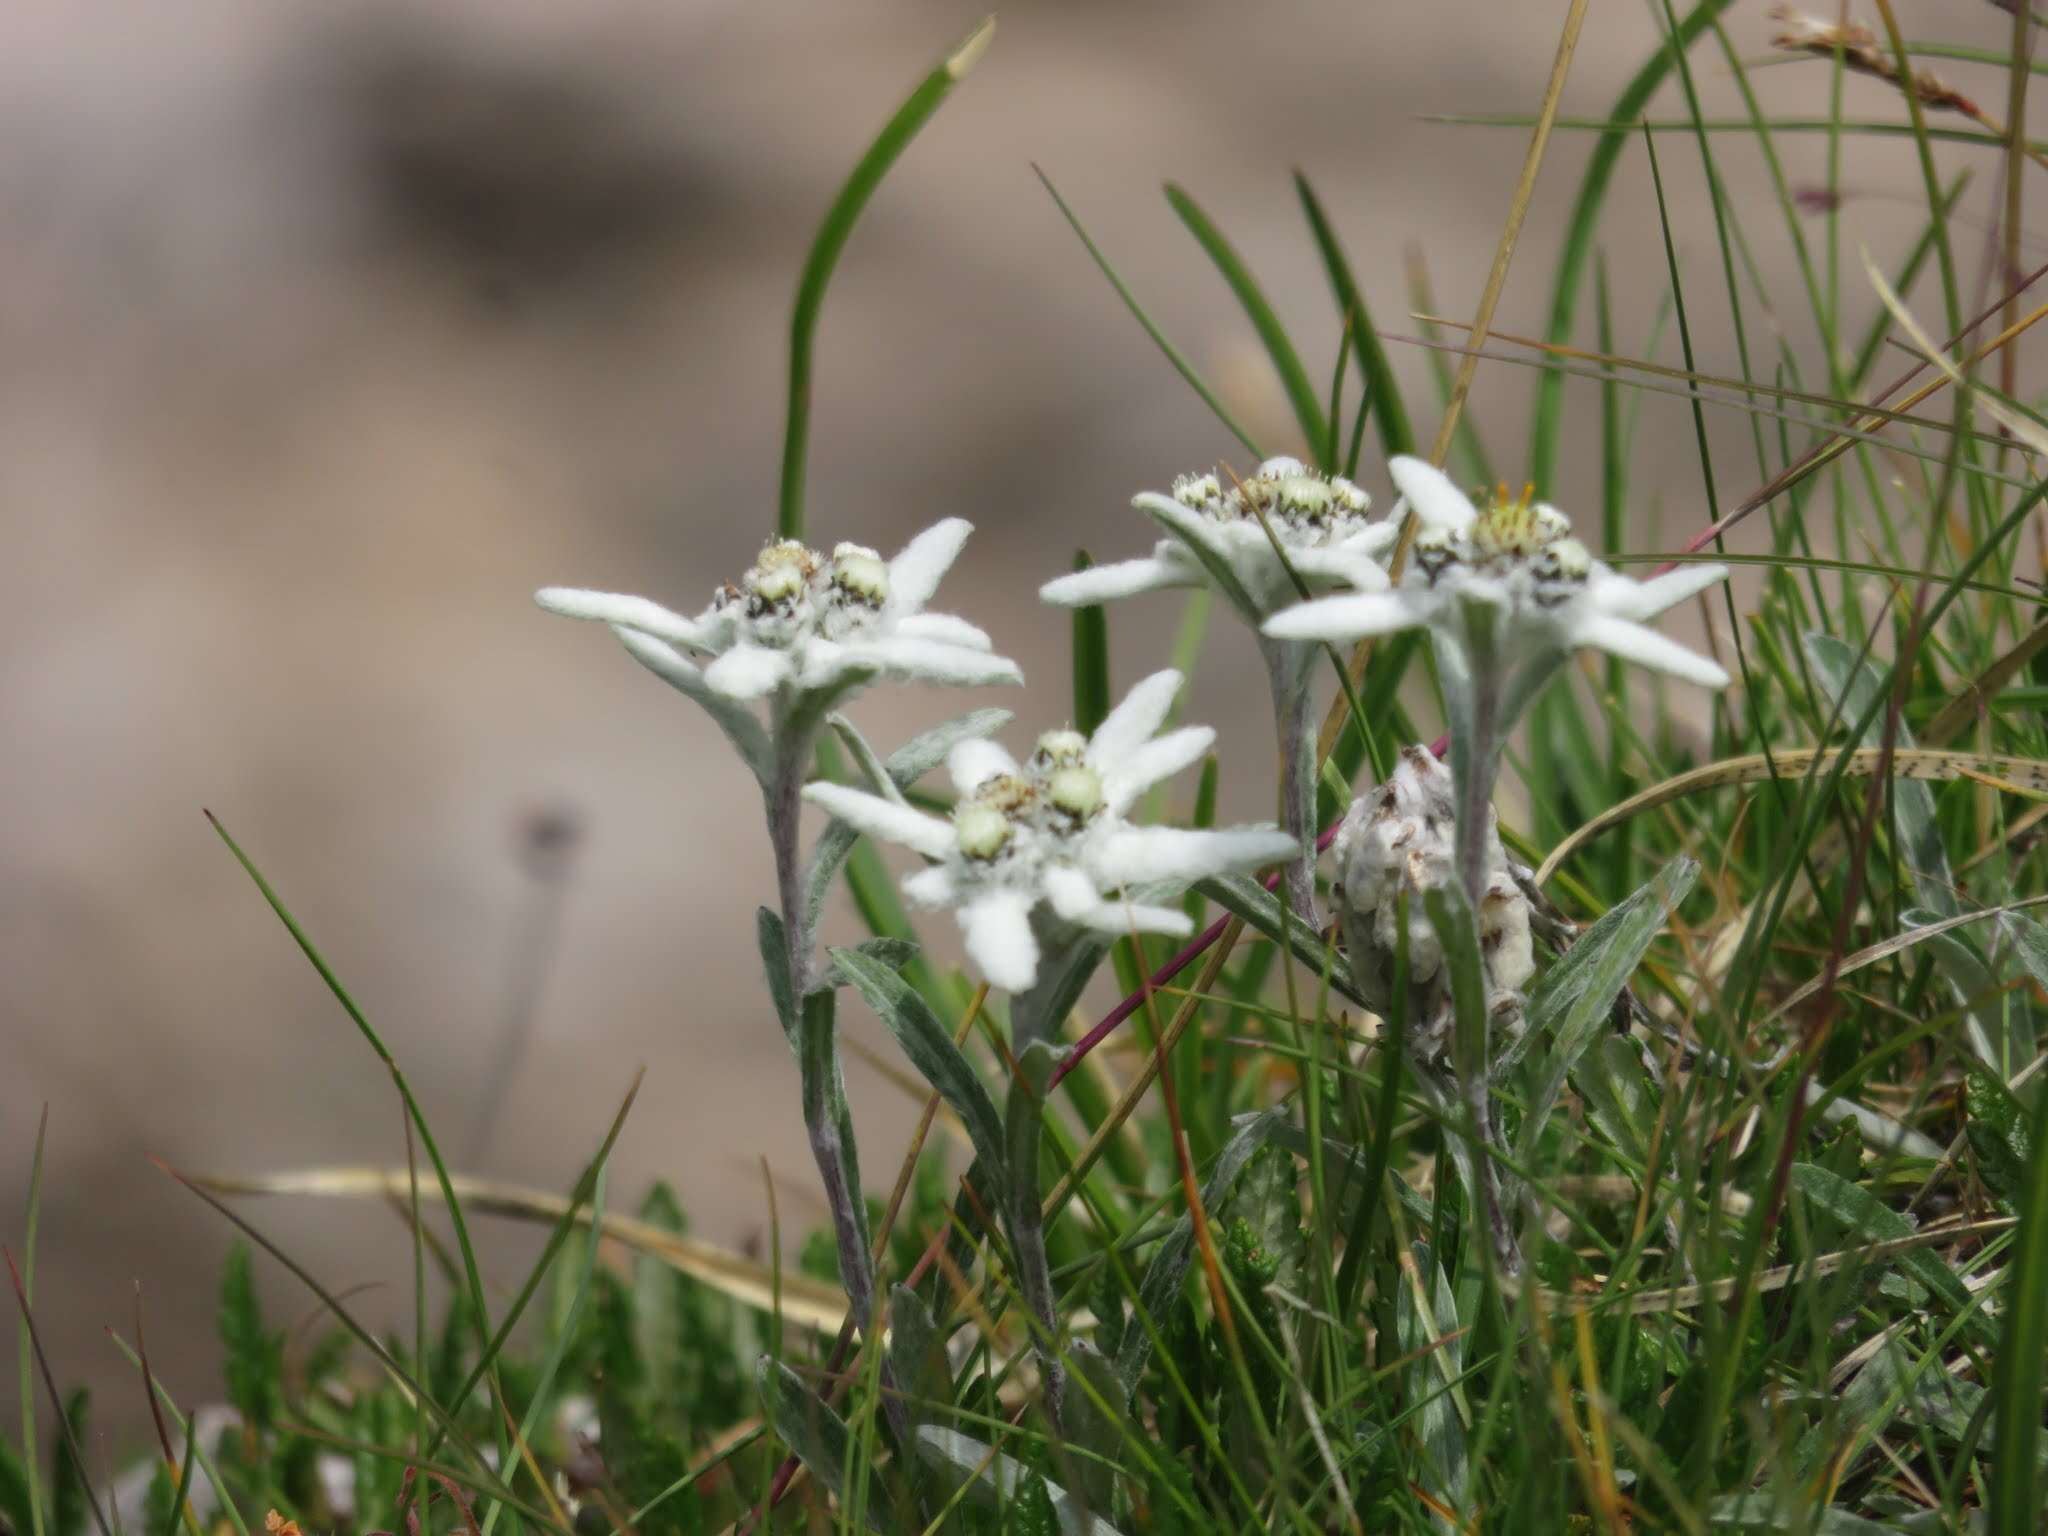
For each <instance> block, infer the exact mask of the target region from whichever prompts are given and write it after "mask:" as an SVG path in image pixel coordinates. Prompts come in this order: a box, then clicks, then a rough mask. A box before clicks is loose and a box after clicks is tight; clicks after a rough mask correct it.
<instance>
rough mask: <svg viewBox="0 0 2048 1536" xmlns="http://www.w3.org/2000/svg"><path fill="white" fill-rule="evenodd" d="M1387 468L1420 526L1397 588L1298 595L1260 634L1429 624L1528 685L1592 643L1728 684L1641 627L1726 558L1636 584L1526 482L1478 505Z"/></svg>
mask: <svg viewBox="0 0 2048 1536" xmlns="http://www.w3.org/2000/svg"><path fill="white" fill-rule="evenodd" d="M1390 468H1391V469H1392V471H1393V476H1394V483H1395V484H1396V485H1397V486H1398V487H1399V488H1400V490H1401V494H1402V498H1403V500H1404V502H1405V503H1406V505H1407V506H1408V507H1409V508H1410V509H1412V510H1413V511H1414V513H1415V515H1416V517H1417V518H1418V520H1419V521H1420V523H1421V528H1420V530H1419V532H1418V533H1417V536H1416V539H1415V544H1414V548H1413V550H1412V551H1411V560H1410V563H1409V566H1408V569H1407V570H1406V571H1405V572H1404V573H1403V575H1402V578H1401V582H1400V585H1399V586H1398V587H1396V588H1394V589H1393V590H1391V591H1388V590H1374V589H1372V588H1370V587H1365V588H1361V589H1360V590H1359V591H1358V592H1355V593H1349V594H1345V595H1342V596H1336V597H1325V598H1321V599H1318V600H1316V601H1313V602H1306V603H1300V604H1297V605H1296V606H1294V607H1292V608H1290V609H1288V610H1287V611H1286V612H1284V613H1281V614H1279V615H1277V616H1276V617H1274V618H1272V619H1271V620H1269V621H1268V622H1267V623H1266V626H1265V631H1266V633H1267V634H1268V635H1270V636H1273V637H1274V638H1276V639H1287V640H1328V641H1351V640H1358V639H1362V638H1363V637H1365V636H1367V635H1385V634H1392V633H1394V632H1395V631H1397V630H1403V629H1415V628H1420V627H1427V628H1430V629H1432V630H1434V631H1435V632H1436V634H1437V635H1438V637H1439V639H1440V640H1442V641H1445V642H1448V646H1449V649H1450V651H1451V653H1452V657H1453V659H1454V660H1455V661H1457V662H1459V663H1460V664H1461V670H1462V671H1463V672H1465V673H1466V674H1468V675H1469V674H1470V673H1471V672H1472V671H1473V670H1475V669H1477V668H1480V667H1487V668H1490V669H1494V670H1497V671H1501V672H1520V673H1521V674H1522V676H1523V677H1524V678H1525V680H1527V681H1528V682H1531V683H1533V682H1537V681H1540V680H1541V679H1542V678H1544V677H1547V676H1548V675H1549V671H1550V669H1551V668H1553V667H1554V666H1555V664H1556V663H1557V662H1559V661H1561V660H1562V659H1563V658H1564V657H1565V656H1567V655H1569V654H1570V653H1571V652H1573V651H1576V650H1579V649H1581V648H1584V647H1588V646H1591V647H1594V648H1596V649H1599V650H1603V651H1608V652H1611V653H1612V654H1614V655H1616V656H1620V657H1622V658H1624V659H1626V660H1629V661H1634V662H1639V663H1641V664H1642V665H1643V666H1646V667H1650V668H1653V669H1655V670H1656V671H1659V672H1668V673H1670V674H1671V675H1672V676H1674V677H1680V678H1684V679H1685V680H1686V681H1688V682H1694V683H1698V684H1700V685H1701V686H1703V687H1707V688H1722V687H1726V686H1727V683H1728V674H1727V673H1726V672H1724V671H1722V670H1721V668H1720V667H1718V666H1716V665H1715V664H1714V663H1713V662H1712V661H1710V660H1708V659H1707V658H1706V657H1704V656H1701V655H1699V654H1697V653H1696V652H1694V651H1690V650H1688V649H1686V647H1684V646H1682V645H1680V644H1678V643H1677V642H1676V641H1674V640H1669V639H1666V638H1665V637H1664V636H1663V635H1660V634H1658V633H1657V632H1656V631H1655V630H1654V629H1651V628H1650V627H1649V625H1648V621H1649V620H1651V619H1654V618H1656V617H1657V615H1659V614H1661V613H1663V612H1664V611H1665V610H1666V609H1667V608H1670V607H1672V606H1673V605H1674V604H1676V603H1679V602H1682V601H1684V600H1685V599H1686V598H1688V597H1691V596H1693V595H1694V594H1695V593H1697V592H1700V591H1703V590H1704V589H1705V588H1707V587H1710V586H1712V585H1713V584H1714V583H1716V582H1718V581H1721V580H1722V579H1724V578H1725V577H1726V576H1727V574H1728V570H1727V567H1726V566H1721V565H1688V566H1684V567H1681V568H1680V569H1678V570H1675V571H1671V572H1669V573H1667V574H1666V575H1663V576H1658V577H1654V578H1652V579H1651V580H1649V581H1637V580H1635V579H1634V578H1632V577H1628V576H1624V575H1622V574H1621V573H1620V572H1618V571H1616V570H1614V569H1613V568H1612V567H1611V566H1609V565H1607V564H1605V563H1604V562H1602V561H1599V560H1596V559H1594V558H1593V557H1592V555H1591V554H1590V553H1589V552H1588V551H1587V549H1586V546H1585V545H1584V544H1582V543H1580V542H1579V541H1578V540H1577V539H1575V538H1573V537H1572V531H1571V526H1572V525H1571V519H1569V518H1568V517H1566V516H1565V515H1564V514H1563V513H1562V512H1560V511H1558V510H1557V508H1555V507H1552V506H1548V505H1546V504H1545V503H1543V502H1540V501H1536V500H1534V499H1533V496H1532V493H1531V492H1530V491H1529V490H1527V489H1525V490H1524V491H1523V493H1522V494H1521V495H1520V496H1510V495H1509V494H1508V492H1507V488H1506V487H1505V486H1503V487H1501V488H1500V490H1499V491H1498V492H1497V493H1496V494H1495V495H1494V496H1493V497H1492V498H1490V499H1489V500H1488V502H1487V504H1486V505H1485V507H1484V508H1480V507H1475V506H1474V505H1473V503H1472V501H1471V500H1470V499H1469V498H1468V497H1467V496H1466V495H1465V493H1464V492H1462V491H1460V490H1459V489H1458V488H1457V487H1456V486H1455V485H1453V484H1452V483H1451V482H1450V480H1449V479H1448V478H1447V477H1446V476H1445V475H1444V473H1443V472H1442V471H1441V470H1439V469H1436V468H1434V467H1432V466H1431V465H1429V464H1426V463H1424V462H1423V461H1422V460H1420V459H1414V458H1408V457H1405V456H1404V457H1399V458H1396V459H1394V460H1393V462H1392V464H1391V466H1390ZM1384 585H1385V583H1384V582H1382V583H1380V586H1381V587H1384ZM1507 691H1508V693H1509V695H1510V696H1513V695H1515V694H1516V693H1517V690H1516V689H1514V688H1512V687H1510V688H1509V689H1508V690H1507ZM1510 713H1512V711H1510Z"/></svg>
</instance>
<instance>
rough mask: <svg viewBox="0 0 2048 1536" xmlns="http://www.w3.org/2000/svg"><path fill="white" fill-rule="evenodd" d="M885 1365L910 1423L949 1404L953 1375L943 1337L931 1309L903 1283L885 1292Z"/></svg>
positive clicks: (929, 1415)
mask: <svg viewBox="0 0 2048 1536" xmlns="http://www.w3.org/2000/svg"><path fill="white" fill-rule="evenodd" d="M889 1365H890V1368H891V1370H892V1371H893V1372H894V1373H895V1376H896V1386H897V1389H898V1390H899V1391H901V1392H902V1393H903V1406H904V1408H905V1409H906V1410H907V1411H908V1412H909V1415H910V1421H911V1422H912V1423H913V1424H917V1423H923V1422H925V1421H927V1420H929V1419H931V1418H933V1417H934V1416H936V1415H937V1414H939V1413H941V1412H943V1411H944V1410H945V1409H946V1408H948V1407H950V1406H951V1405H952V1401H953V1375H952V1372H951V1371H950V1370H949V1369H948V1367H947V1361H946V1341H945V1338H944V1337H943V1336H942V1335H941V1334H940V1332H939V1328H938V1324H937V1323H935V1322H934V1321H933V1320H932V1309H931V1308H930V1307H928V1306H926V1305H925V1304H924V1298H923V1297H922V1296H920V1295H918V1294H917V1292H915V1291H913V1290H912V1289H910V1287H909V1286H907V1285H899V1286H896V1287H895V1288H894V1289H892V1290H891V1291H890V1292H889Z"/></svg>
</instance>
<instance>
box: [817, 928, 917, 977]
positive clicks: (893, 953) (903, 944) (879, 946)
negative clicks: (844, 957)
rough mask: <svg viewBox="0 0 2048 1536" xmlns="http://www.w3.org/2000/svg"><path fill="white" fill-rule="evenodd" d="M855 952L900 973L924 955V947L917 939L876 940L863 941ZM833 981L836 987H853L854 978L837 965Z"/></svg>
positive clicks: (833, 972)
mask: <svg viewBox="0 0 2048 1536" xmlns="http://www.w3.org/2000/svg"><path fill="white" fill-rule="evenodd" d="M853 952H854V953H855V954H857V955H863V956H865V957H866V958H867V959H869V960H872V961H874V962H875V963H876V964H877V965H880V966H884V967H886V968H887V969H889V970H892V971H900V970H902V969H903V968H904V967H905V966H906V965H908V964H910V962H911V961H913V960H915V959H916V958H917V957H918V955H919V954H920V953H922V947H921V946H920V945H919V944H918V942H917V940H915V939H891V938H875V939H862V940H861V941H860V942H859V943H858V944H856V945H854V946H853ZM831 981H832V985H833V986H835V987H850V986H852V985H853V978H852V977H851V976H849V975H847V974H846V972H844V971H842V970H840V969H839V967H838V966H837V965H836V964H835V965H834V966H833V968H832V971H831Z"/></svg>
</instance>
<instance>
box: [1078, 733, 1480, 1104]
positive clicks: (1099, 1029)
mask: <svg viewBox="0 0 2048 1536" xmlns="http://www.w3.org/2000/svg"><path fill="white" fill-rule="evenodd" d="M1449 741H1450V738H1449V737H1448V736H1446V737H1445V738H1444V739H1443V741H1440V742H1438V743H1437V744H1436V746H1435V747H1434V748H1432V750H1433V751H1434V752H1435V753H1436V755H1437V756H1438V757H1442V756H1443V754H1444V747H1445V746H1446V745H1447V744H1448V743H1449ZM1341 825H1342V818H1339V819H1338V820H1337V821H1333V822H1331V823H1330V824H1329V825H1328V826H1327V827H1325V828H1323V830H1322V832H1321V834H1320V835H1318V836H1317V838H1316V852H1317V853H1321V852H1322V851H1323V850H1324V849H1325V848H1327V847H1329V846H1330V840H1331V839H1332V838H1334V837H1335V836H1336V835H1337V828H1338V827H1339V826H1341ZM1264 884H1265V887H1266V889H1267V890H1269V891H1270V890H1275V889H1277V888H1278V887H1279V884H1280V871H1279V870H1277V869H1276V870H1274V871H1273V873H1272V874H1270V875H1268V876H1266V878H1265V882H1264ZM1229 926H1230V919H1229V918H1227V917H1219V918H1217V919H1216V921H1215V922H1213V923H1211V924H1210V925H1209V926H1208V927H1206V928H1204V929H1203V930H1202V931H1201V932H1200V933H1198V934H1196V935H1195V936H1194V937H1193V938H1192V939H1190V940H1189V941H1188V946H1187V948H1186V949H1183V950H1182V951H1181V952H1180V953H1179V954H1177V955H1175V956H1174V957H1173V958H1172V959H1171V960H1169V961H1167V962H1166V964H1164V965H1162V966H1161V967H1159V969H1158V970H1156V971H1154V972H1153V973H1152V979H1151V980H1150V981H1148V982H1146V983H1145V985H1144V986H1142V987H1140V988H1139V989H1138V990H1137V991H1135V992H1133V993H1132V994H1131V995H1130V996H1129V997H1127V998H1125V999H1124V1000H1123V1001H1122V1002H1120V1003H1118V1004H1117V1005H1116V1006H1115V1007H1114V1008H1112V1009H1110V1010H1109V1012H1108V1013H1105V1014H1104V1015H1103V1016H1102V1022H1101V1023H1100V1024H1097V1025H1096V1026H1095V1027H1094V1028H1093V1029H1091V1030H1089V1031H1088V1033H1087V1034H1085V1035H1083V1036H1082V1037H1081V1038H1080V1039H1078V1040H1076V1041H1075V1042H1074V1048H1073V1049H1072V1050H1070V1051H1068V1052H1067V1054H1066V1055H1065V1056H1064V1057H1062V1058H1061V1060H1060V1064H1059V1065H1058V1066H1056V1067H1054V1068H1053V1069H1052V1076H1051V1077H1049V1078H1047V1079H1046V1084H1045V1086H1046V1089H1047V1091H1048V1092H1050V1091H1051V1089H1052V1088H1053V1087H1054V1085H1056V1084H1057V1083H1058V1082H1059V1080H1060V1079H1061V1078H1063V1077H1065V1076H1066V1075H1067V1074H1068V1073H1069V1072H1071V1071H1073V1070H1074V1068H1076V1067H1078V1066H1079V1065H1081V1059H1082V1058H1083V1057H1085V1056H1086V1055H1087V1054H1088V1053H1089V1052H1090V1051H1092V1050H1094V1049H1095V1047H1096V1046H1098V1045H1100V1044H1101V1043H1102V1042H1103V1040H1104V1039H1106V1038H1107V1037H1108V1035H1109V1032H1110V1031H1111V1030H1113V1029H1115V1028H1116V1027H1117V1025H1119V1024H1121V1023H1123V1021H1124V1020H1125V1019H1128V1018H1129V1017H1130V1016H1131V1015H1132V1014H1134V1013H1136V1012H1137V1011H1138V1010H1139V1009H1140V1008H1142V1007H1144V1006H1145V999H1146V998H1148V997H1150V996H1151V995H1152V994H1153V993H1154V992H1156V991H1158V990H1159V989H1160V988H1161V987H1163V986H1165V985H1166V984H1167V983H1168V982H1169V981H1172V980H1173V978H1174V977H1176V976H1178V975H1179V974H1180V973H1181V972H1182V971H1184V970H1186V969H1187V968H1188V967H1189V966H1190V965H1193V964H1194V963H1195V961H1197V960H1199V959H1200V958H1201V957H1202V956H1203V955H1204V954H1205V953H1207V952H1208V950H1209V949H1210V948H1212V947H1213V946H1214V945H1215V943H1216V941H1217V940H1218V939H1220V938H1222V937H1223V930H1224V929H1226V928H1228V927H1229Z"/></svg>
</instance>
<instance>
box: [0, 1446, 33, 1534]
mask: <svg viewBox="0 0 2048 1536" xmlns="http://www.w3.org/2000/svg"><path fill="white" fill-rule="evenodd" d="M0 1520H4V1521H5V1522H6V1523H7V1528H8V1529H9V1530H11V1531H13V1532H14V1533H15V1536H29V1533H30V1532H31V1531H33V1530H34V1529H35V1528H36V1526H37V1524H38V1523H39V1518H38V1516H37V1515H36V1513H35V1503H34V1499H33V1497H32V1496H31V1495H30V1493H29V1487H28V1467H27V1465H26V1463H24V1462H23V1461H22V1459H21V1458H20V1457H19V1456H17V1455H15V1454H14V1447H12V1446H10V1445H9V1444H8V1443H7V1442H6V1441H5V1440H0Z"/></svg>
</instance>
